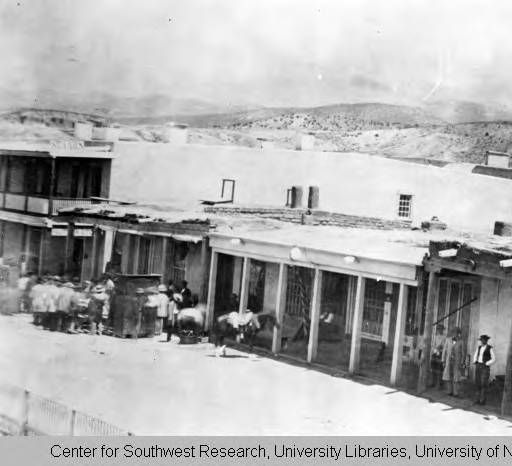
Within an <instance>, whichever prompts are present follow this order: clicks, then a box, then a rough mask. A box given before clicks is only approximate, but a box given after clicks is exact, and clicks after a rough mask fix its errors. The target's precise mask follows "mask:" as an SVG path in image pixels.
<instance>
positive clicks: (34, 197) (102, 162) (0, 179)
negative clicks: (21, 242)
mask: <svg viewBox="0 0 512 466" xmlns="http://www.w3.org/2000/svg"><path fill="white" fill-rule="evenodd" d="M111 159H112V154H111V153H109V152H93V151H87V150H82V151H75V152H71V153H69V152H68V153H66V154H62V153H60V152H59V153H52V152H50V151H40V150H37V151H35V150H34V151H26V150H6V149H1V148H0V209H3V210H8V211H12V212H20V213H24V214H29V215H36V216H45V217H51V216H53V215H56V214H57V213H58V211H59V210H60V209H64V208H70V207H84V208H87V207H88V206H90V205H92V204H98V203H102V202H104V200H105V199H106V198H108V195H109V188H110V167H111Z"/></svg>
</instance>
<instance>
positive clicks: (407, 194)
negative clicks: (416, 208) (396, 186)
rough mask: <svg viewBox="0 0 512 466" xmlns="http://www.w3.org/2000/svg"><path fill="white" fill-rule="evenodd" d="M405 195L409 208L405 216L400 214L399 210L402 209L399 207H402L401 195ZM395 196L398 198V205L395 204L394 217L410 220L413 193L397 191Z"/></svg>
mask: <svg viewBox="0 0 512 466" xmlns="http://www.w3.org/2000/svg"><path fill="white" fill-rule="evenodd" d="M405 196H407V197H408V202H409V208H408V210H409V213H408V215H407V216H406V215H400V212H401V211H403V209H402V208H401V207H402V197H405ZM397 198H398V205H397V209H396V217H397V218H398V219H400V220H411V219H412V215H413V205H414V194H412V193H410V192H407V191H399V192H398V193H397Z"/></svg>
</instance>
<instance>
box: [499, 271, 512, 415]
mask: <svg viewBox="0 0 512 466" xmlns="http://www.w3.org/2000/svg"><path fill="white" fill-rule="evenodd" d="M505 283H506V284H507V285H508V286H510V283H509V282H508V283H507V282H503V281H502V284H503V285H505ZM503 288H504V287H503ZM501 414H502V415H504V416H509V415H510V414H512V327H511V328H510V336H509V338H508V348H507V363H506V369H505V383H504V385H503V397H502V399H501Z"/></svg>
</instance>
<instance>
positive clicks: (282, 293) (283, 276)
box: [272, 262, 288, 354]
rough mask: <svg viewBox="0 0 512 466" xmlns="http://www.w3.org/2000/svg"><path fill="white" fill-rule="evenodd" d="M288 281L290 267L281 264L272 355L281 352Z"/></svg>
mask: <svg viewBox="0 0 512 466" xmlns="http://www.w3.org/2000/svg"><path fill="white" fill-rule="evenodd" d="M287 281H288V266H287V265H286V264H283V263H282V262H281V263H280V264H279V278H278V279H277V293H276V325H274V334H273V336H272V353H274V354H278V353H279V352H280V351H281V339H282V335H283V319H284V310H285V309H286V286H287V284H288V283H287Z"/></svg>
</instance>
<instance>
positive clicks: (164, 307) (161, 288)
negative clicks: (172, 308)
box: [155, 284, 169, 335]
mask: <svg viewBox="0 0 512 466" xmlns="http://www.w3.org/2000/svg"><path fill="white" fill-rule="evenodd" d="M156 318H157V320H156V330H155V334H156V335H160V334H161V333H162V330H163V329H164V328H165V329H167V320H168V318H169V297H168V296H167V287H166V286H165V285H164V284H161V285H158V308H157V310H156Z"/></svg>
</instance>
